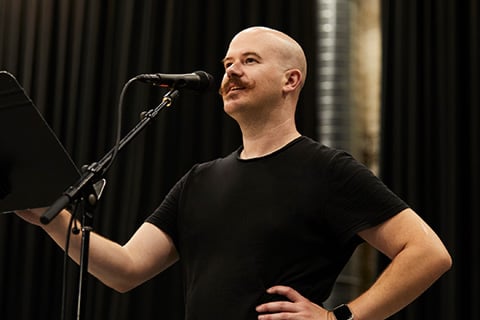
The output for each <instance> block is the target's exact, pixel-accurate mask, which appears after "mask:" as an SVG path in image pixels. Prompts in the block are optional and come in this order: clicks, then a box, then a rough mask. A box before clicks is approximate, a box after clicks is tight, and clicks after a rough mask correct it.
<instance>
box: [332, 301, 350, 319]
mask: <svg viewBox="0 0 480 320" xmlns="http://www.w3.org/2000/svg"><path fill="white" fill-rule="evenodd" d="M333 314H334V315H335V318H337V320H353V315H352V312H351V311H350V309H349V308H348V306H347V305H344V304H342V305H341V306H339V307H337V308H335V309H334V310H333Z"/></svg>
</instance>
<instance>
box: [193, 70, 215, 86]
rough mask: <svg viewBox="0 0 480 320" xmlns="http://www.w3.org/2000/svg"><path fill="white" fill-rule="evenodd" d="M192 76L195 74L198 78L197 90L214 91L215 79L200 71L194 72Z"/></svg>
mask: <svg viewBox="0 0 480 320" xmlns="http://www.w3.org/2000/svg"><path fill="white" fill-rule="evenodd" d="M194 74H196V75H197V76H198V77H199V78H200V83H199V84H198V87H197V89H201V90H210V89H214V87H215V79H214V78H213V76H212V75H211V74H209V73H207V72H205V71H201V70H200V71H195V72H194Z"/></svg>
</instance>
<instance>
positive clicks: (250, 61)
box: [245, 58, 257, 64]
mask: <svg viewBox="0 0 480 320" xmlns="http://www.w3.org/2000/svg"><path fill="white" fill-rule="evenodd" d="M255 62H257V60H255V59H254V58H247V59H245V63H246V64H250V63H255Z"/></svg>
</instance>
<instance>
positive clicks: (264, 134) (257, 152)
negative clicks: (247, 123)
mask: <svg viewBox="0 0 480 320" xmlns="http://www.w3.org/2000/svg"><path fill="white" fill-rule="evenodd" d="M242 134H243V135H242V138H243V150H242V152H241V154H240V157H241V158H242V159H252V158H258V157H262V156H266V155H268V154H270V153H272V152H275V151H277V150H279V149H281V148H283V147H284V146H285V145H287V144H288V143H290V142H291V141H293V140H294V139H296V138H298V137H300V133H299V132H298V131H297V129H296V127H295V125H294V124H292V122H285V123H282V124H279V125H276V126H271V127H263V128H262V129H261V130H242Z"/></svg>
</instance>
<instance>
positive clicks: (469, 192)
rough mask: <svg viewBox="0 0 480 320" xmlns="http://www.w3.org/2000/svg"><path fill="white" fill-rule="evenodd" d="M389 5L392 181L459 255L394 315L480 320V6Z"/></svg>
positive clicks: (387, 167)
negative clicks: (437, 277)
mask: <svg viewBox="0 0 480 320" xmlns="http://www.w3.org/2000/svg"><path fill="white" fill-rule="evenodd" d="M382 5H383V8H382V12H383V14H382V17H383V19H382V21H383V54H384V58H383V70H384V71H383V86H382V87H383V98H382V112H383V117H382V118H383V126H382V160H381V167H382V178H383V180H384V181H385V182H386V183H387V184H388V185H390V186H391V187H392V189H393V190H394V191H395V192H397V193H398V194H400V195H401V196H402V197H403V198H404V199H406V200H407V201H408V202H409V203H410V204H411V205H412V207H414V209H415V210H416V211H418V213H419V214H420V215H421V216H423V218H424V219H425V220H427V222H429V223H430V224H431V225H432V226H433V227H434V228H435V230H437V231H438V233H439V235H440V237H441V238H442V239H443V240H444V241H445V243H446V245H447V247H448V249H449V250H450V252H451V254H452V255H453V259H454V266H453V269H452V270H451V271H450V272H449V273H448V274H446V276H445V277H443V278H442V279H441V280H440V281H439V282H438V283H436V284H435V285H434V286H433V287H432V288H431V289H430V290H428V291H427V292H426V293H425V294H424V295H423V296H422V297H421V298H420V299H419V300H418V301H416V302H415V303H414V304H413V305H412V306H410V307H409V308H407V309H406V310H404V311H403V312H401V313H400V314H399V315H398V316H395V317H394V318H395V319H446V320H447V319H480V307H479V303H478V302H479V301H480V276H479V274H480V273H479V270H480V239H479V229H480V219H479V213H480V171H479V164H480V130H479V126H480V105H479V100H480V96H479V88H480V81H479V75H480V67H479V62H478V60H479V54H480V51H479V42H480V28H479V20H480V8H479V3H478V1H477V0H465V1H457V0H440V1H439V0H423V1H417V0H398V1H391V0H384V1H382ZM392 290H395V288H392Z"/></svg>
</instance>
